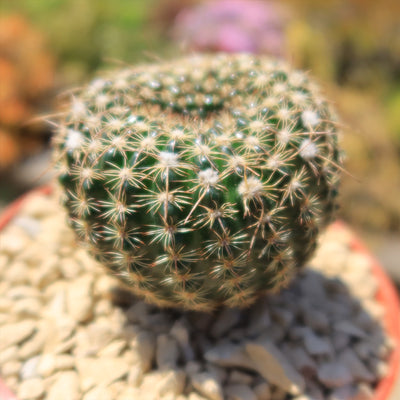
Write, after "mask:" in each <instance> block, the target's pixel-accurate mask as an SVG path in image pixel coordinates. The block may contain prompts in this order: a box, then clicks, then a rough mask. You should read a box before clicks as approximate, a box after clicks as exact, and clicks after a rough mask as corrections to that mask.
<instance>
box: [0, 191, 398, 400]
mask: <svg viewBox="0 0 400 400" xmlns="http://www.w3.org/2000/svg"><path fill="white" fill-rule="evenodd" d="M52 190H53V189H52V187H51V186H43V187H40V188H38V189H35V190H33V191H31V192H28V193H27V194H25V195H23V196H21V197H20V198H18V199H17V200H15V201H14V202H12V203H11V204H10V205H9V206H8V207H6V209H5V210H4V211H3V212H2V213H1V214H0V231H1V230H2V229H4V228H5V226H6V225H7V224H8V223H9V222H10V221H11V220H12V219H13V218H14V217H15V216H16V215H17V213H18V211H19V210H20V209H21V207H22V206H23V204H24V202H25V201H26V200H27V198H28V197H29V196H30V195H31V194H34V193H38V194H45V195H49V194H50V193H51V192H52ZM331 228H332V229H337V230H339V231H340V230H346V231H347V232H348V231H349V228H348V226H347V225H346V223H344V222H343V221H336V222H334V223H333V224H332V226H331ZM350 232H351V241H350V247H351V249H352V250H355V251H357V252H359V253H362V254H364V255H365V256H367V257H368V258H369V259H370V261H371V268H372V272H373V274H374V275H375V277H376V279H377V281H378V283H379V285H378V291H377V296H376V298H377V300H378V302H379V303H381V304H382V305H383V306H384V308H385V311H386V312H385V316H384V324H385V328H386V331H387V333H388V335H389V336H390V338H391V339H392V340H393V342H394V349H393V350H392V353H391V355H390V357H389V360H388V365H389V368H388V373H387V375H386V376H385V377H384V378H382V379H381V380H380V382H379V383H378V385H377V387H376V389H375V393H374V399H373V400H388V399H389V397H390V395H391V394H392V390H393V388H394V386H395V385H396V380H397V377H398V375H399V371H400V318H399V316H400V302H399V297H398V295H397V291H396V289H395V287H394V285H393V283H392V281H391V279H390V278H389V276H388V275H387V274H386V272H385V271H384V269H383V268H382V267H381V265H380V264H379V262H378V261H377V259H376V258H375V257H374V256H373V255H372V253H371V252H370V251H369V250H368V248H367V247H366V246H365V244H364V243H363V242H362V241H361V240H360V239H359V238H358V237H357V235H356V234H355V233H353V232H352V231H351V230H350ZM0 399H1V400H18V399H17V397H16V396H15V395H14V394H13V393H12V392H11V390H10V389H9V388H8V387H7V386H6V385H5V384H4V382H3V381H2V380H1V378H0Z"/></svg>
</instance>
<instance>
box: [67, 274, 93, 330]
mask: <svg viewBox="0 0 400 400" xmlns="http://www.w3.org/2000/svg"><path fill="white" fill-rule="evenodd" d="M92 287H93V278H92V277H91V276H88V275H84V276H82V277H80V278H78V279H75V280H74V282H73V284H71V285H68V290H67V308H68V314H69V315H70V316H71V317H72V318H73V319H75V320H76V321H77V322H87V321H89V320H90V319H91V318H92V316H93V296H92Z"/></svg>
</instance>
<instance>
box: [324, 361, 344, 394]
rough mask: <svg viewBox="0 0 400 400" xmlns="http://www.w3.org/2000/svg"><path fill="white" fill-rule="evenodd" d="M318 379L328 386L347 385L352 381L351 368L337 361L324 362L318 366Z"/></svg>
mask: <svg viewBox="0 0 400 400" xmlns="http://www.w3.org/2000/svg"><path fill="white" fill-rule="evenodd" d="M317 375H318V379H319V380H320V381H321V382H322V383H323V384H325V385H326V386H327V387H328V388H336V387H340V386H345V385H349V384H350V383H351V382H352V375H351V370H350V368H349V367H348V366H347V365H346V364H341V363H339V362H338V361H331V362H325V363H323V364H322V365H320V366H319V368H318V373H317Z"/></svg>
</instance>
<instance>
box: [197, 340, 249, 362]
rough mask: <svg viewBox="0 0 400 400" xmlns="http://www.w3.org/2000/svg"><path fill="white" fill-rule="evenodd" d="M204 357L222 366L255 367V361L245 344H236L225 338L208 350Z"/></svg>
mask: <svg viewBox="0 0 400 400" xmlns="http://www.w3.org/2000/svg"><path fill="white" fill-rule="evenodd" d="M204 358H205V359H206V360H207V361H209V362H210V363H213V364H216V365H219V366H221V367H228V368H229V367H240V368H247V369H253V362H252V360H251V358H250V357H249V355H248V354H247V353H246V351H245V348H244V346H243V345H236V344H233V343H232V342H230V341H227V340H223V341H221V342H219V343H217V344H216V345H215V346H213V347H212V348H211V349H210V350H208V351H206V353H205V354H204Z"/></svg>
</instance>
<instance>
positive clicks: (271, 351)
mask: <svg viewBox="0 0 400 400" xmlns="http://www.w3.org/2000/svg"><path fill="white" fill-rule="evenodd" d="M246 352H247V354H248V355H249V356H250V358H251V360H252V362H253V363H254V364H253V365H254V367H253V368H254V369H256V370H257V372H259V373H260V375H261V376H262V377H264V378H265V379H266V380H267V381H268V382H270V383H273V384H274V385H276V386H278V387H280V388H281V389H283V390H284V391H285V392H287V393H291V394H299V393H301V392H302V391H303V390H304V389H305V382H304V379H303V377H302V376H301V375H300V374H299V373H298V372H297V371H296V370H295V369H294V368H293V367H292V365H291V363H290V362H289V361H288V360H287V359H286V357H285V356H284V355H283V354H282V353H281V352H280V351H279V350H278V348H277V347H276V346H275V345H274V344H273V343H271V342H270V341H269V340H268V339H264V338H263V339H261V340H260V341H259V342H258V343H247V344H246Z"/></svg>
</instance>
